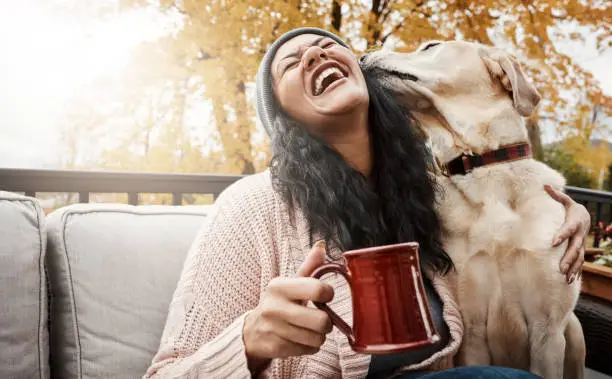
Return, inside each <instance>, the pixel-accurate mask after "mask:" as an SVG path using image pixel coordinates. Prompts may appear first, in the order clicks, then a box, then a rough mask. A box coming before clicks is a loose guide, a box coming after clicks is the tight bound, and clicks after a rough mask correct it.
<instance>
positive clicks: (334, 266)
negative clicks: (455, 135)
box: [310, 263, 355, 345]
mask: <svg viewBox="0 0 612 379" xmlns="http://www.w3.org/2000/svg"><path fill="white" fill-rule="evenodd" d="M332 272H334V273H337V274H340V275H342V276H344V279H346V281H347V282H348V283H349V286H350V284H351V274H349V272H348V270H347V269H346V267H345V266H344V265H341V264H338V263H326V264H324V265H322V266H319V267H318V268H316V269H315V270H314V271H313V272H312V274H311V275H310V276H311V277H312V278H316V279H319V278H321V277H322V276H323V275H325V274H328V273H332ZM313 304H314V305H315V306H316V307H317V308H319V309H321V310H323V311H325V313H327V314H328V315H329V318H330V319H331V322H332V324H334V325H335V326H336V327H338V329H340V331H341V332H342V333H344V334H345V335H346V337H347V338H348V341H349V343H350V344H351V345H353V344H354V343H355V335H354V334H353V331H352V330H351V327H350V326H348V324H347V323H346V322H344V320H343V319H342V318H341V317H340V316H338V314H336V312H334V311H333V310H332V309H331V308H330V307H329V306H328V305H327V304H325V303H319V302H315V301H313Z"/></svg>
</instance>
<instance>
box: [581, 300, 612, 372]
mask: <svg viewBox="0 0 612 379" xmlns="http://www.w3.org/2000/svg"><path fill="white" fill-rule="evenodd" d="M574 312H575V313H576V316H578V319H579V320H580V324H581V325H582V331H583V332H584V340H585V342H586V349H587V351H586V365H587V367H590V368H592V369H594V370H597V371H599V372H601V373H604V374H606V375H612V362H611V361H610V357H612V344H610V341H612V302H609V301H606V300H603V299H600V298H597V297H594V296H589V295H586V294H582V295H580V299H579V300H578V304H577V305H576V309H575V310H574Z"/></svg>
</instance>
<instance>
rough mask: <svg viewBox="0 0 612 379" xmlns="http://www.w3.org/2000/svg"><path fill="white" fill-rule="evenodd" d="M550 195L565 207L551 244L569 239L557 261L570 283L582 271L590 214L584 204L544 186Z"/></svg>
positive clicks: (557, 243) (554, 244) (555, 244)
mask: <svg viewBox="0 0 612 379" xmlns="http://www.w3.org/2000/svg"><path fill="white" fill-rule="evenodd" d="M544 189H545V190H546V192H548V194H549V195H550V197H552V198H553V199H555V200H556V201H558V202H560V203H561V204H563V206H564V207H565V223H564V224H563V226H561V230H559V232H558V233H557V235H556V236H555V238H554V240H553V246H559V245H560V244H561V243H563V241H565V240H567V239H569V243H568V246H567V250H566V251H565V254H563V258H561V262H559V268H560V270H561V272H562V273H563V274H565V275H566V278H567V281H568V283H572V282H573V281H574V280H575V279H576V277H577V276H578V275H579V274H580V272H581V271H582V264H583V263H584V248H585V245H586V240H587V236H588V235H589V229H590V227H591V215H590V214H589V211H588V210H587V209H586V208H585V207H584V205H582V204H579V203H577V202H575V201H574V200H572V198H571V197H569V196H567V195H566V194H564V193H563V192H560V191H557V190H555V189H553V188H552V187H551V186H544Z"/></svg>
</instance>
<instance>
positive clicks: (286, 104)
mask: <svg viewBox="0 0 612 379" xmlns="http://www.w3.org/2000/svg"><path fill="white" fill-rule="evenodd" d="M271 69H272V79H273V86H274V91H275V93H276V97H277V99H278V101H279V103H280V105H281V107H282V108H283V110H284V111H285V112H286V113H287V114H288V115H289V116H291V117H292V118H293V119H294V120H296V121H298V122H300V123H302V124H304V125H306V126H307V127H309V128H312V129H313V131H318V132H323V133H324V132H325V131H326V129H327V128H330V127H333V125H334V121H337V120H338V118H337V117H335V116H345V115H347V114H348V113H351V112H355V111H357V110H361V111H366V112H367V107H368V103H369V97H368V89H367V87H366V84H365V79H364V78H363V74H362V73H361V70H360V68H359V64H358V62H357V59H356V57H355V55H354V54H353V53H352V52H351V51H350V50H349V49H347V48H345V47H343V46H342V45H339V44H338V43H337V42H335V41H334V40H333V39H331V38H329V37H322V36H319V35H316V34H301V35H298V36H296V37H295V38H292V39H291V40H289V41H287V42H285V43H284V44H283V45H282V46H281V47H280V48H279V49H278V51H277V52H276V55H275V57H274V60H273V61H272V66H271ZM330 131H331V130H330Z"/></svg>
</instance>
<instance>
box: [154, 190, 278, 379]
mask: <svg viewBox="0 0 612 379" xmlns="http://www.w3.org/2000/svg"><path fill="white" fill-rule="evenodd" d="M243 180H244V179H243ZM254 180H257V179H249V182H251V184H252V183H253V181H254ZM258 196H259V195H258V194H257V191H255V193H254V192H253V189H252V188H249V185H248V183H246V184H245V183H244V182H243V183H240V182H239V183H236V184H235V185H233V186H231V187H230V188H228V189H227V190H226V191H224V192H223V194H222V195H221V196H220V197H219V199H218V200H217V201H216V202H215V205H214V206H213V210H212V213H211V215H209V217H208V218H207V221H206V225H204V226H203V227H202V229H201V230H200V232H199V234H198V237H197V238H196V240H195V242H194V244H193V245H192V248H191V249H190V251H189V253H188V255H187V258H186V261H185V264H184V267H183V271H182V273H181V276H180V279H179V282H178V285H177V289H176V290H175V293H174V296H173V299H172V302H171V304H170V310H169V314H168V318H167V320H166V326H165V329H164V332H163V335H162V339H161V344H160V348H159V350H158V352H157V354H156V355H155V357H154V358H153V362H152V365H151V366H150V367H149V369H148V371H147V373H146V375H145V378H240V377H244V378H246V377H250V376H251V375H250V372H249V370H248V367H247V360H246V355H245V350H244V343H243V339H242V326H243V322H244V317H245V315H246V313H247V312H248V311H249V310H251V309H253V308H255V307H256V306H257V304H258V302H259V296H260V292H261V288H262V283H261V282H262V280H261V274H262V267H261V262H262V260H261V259H260V257H261V256H263V255H266V254H267V255H271V254H272V253H270V250H271V249H272V246H271V243H270V240H269V239H270V238H271V237H270V229H273V228H272V227H270V226H269V224H270V223H271V222H272V221H270V220H273V216H272V214H273V212H272V211H271V210H270V209H271V208H273V205H272V204H270V201H269V199H267V198H266V197H265V196H263V198H258ZM262 235H263V237H262ZM266 236H267V237H266ZM266 249H267V250H268V251H267V252H266V251H265V250H266ZM264 261H265V259H264ZM264 271H265V272H266V274H269V271H270V267H266V268H265V269H264ZM266 276H269V275H266Z"/></svg>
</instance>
